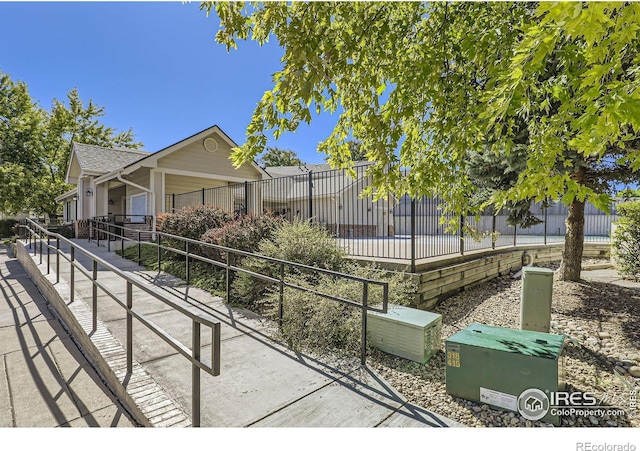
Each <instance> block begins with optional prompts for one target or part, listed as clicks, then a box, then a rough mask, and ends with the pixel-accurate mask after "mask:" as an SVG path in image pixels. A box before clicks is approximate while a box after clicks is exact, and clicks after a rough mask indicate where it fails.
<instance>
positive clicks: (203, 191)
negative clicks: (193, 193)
mask: <svg viewBox="0 0 640 451" xmlns="http://www.w3.org/2000/svg"><path fill="white" fill-rule="evenodd" d="M202 205H204V188H202Z"/></svg>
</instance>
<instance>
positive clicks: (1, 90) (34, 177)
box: [0, 71, 47, 214]
mask: <svg viewBox="0 0 640 451" xmlns="http://www.w3.org/2000/svg"><path fill="white" fill-rule="evenodd" d="M46 117H47V116H46V113H45V112H44V111H43V110H42V109H41V108H40V107H39V106H38V105H37V104H36V103H35V102H33V100H32V99H31V97H30V95H29V91H28V89H27V85H26V84H25V83H22V82H18V83H14V82H13V81H12V80H11V77H10V76H9V75H8V74H5V73H3V72H2V71H0V209H1V210H2V211H3V212H5V213H8V214H15V213H20V212H22V211H29V209H30V207H31V205H32V204H33V202H34V200H35V193H34V190H33V189H32V188H33V186H36V185H39V184H40V180H41V177H42V175H43V171H42V167H41V161H42V158H43V148H42V137H43V135H44V130H43V123H44V122H45V121H46Z"/></svg>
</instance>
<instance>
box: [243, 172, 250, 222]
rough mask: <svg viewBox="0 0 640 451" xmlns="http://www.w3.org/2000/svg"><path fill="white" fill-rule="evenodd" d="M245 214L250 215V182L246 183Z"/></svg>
mask: <svg viewBox="0 0 640 451" xmlns="http://www.w3.org/2000/svg"><path fill="white" fill-rule="evenodd" d="M244 214H245V216H246V215H248V214H249V182H247V181H246V180H245V182H244Z"/></svg>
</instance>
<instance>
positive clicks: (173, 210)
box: [171, 193, 176, 213]
mask: <svg viewBox="0 0 640 451" xmlns="http://www.w3.org/2000/svg"><path fill="white" fill-rule="evenodd" d="M175 211H176V193H173V194H172V195H171V213H173V212H175Z"/></svg>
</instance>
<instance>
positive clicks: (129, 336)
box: [127, 281, 133, 374]
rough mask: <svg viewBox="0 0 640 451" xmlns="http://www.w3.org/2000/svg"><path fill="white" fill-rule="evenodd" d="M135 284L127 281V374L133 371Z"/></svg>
mask: <svg viewBox="0 0 640 451" xmlns="http://www.w3.org/2000/svg"><path fill="white" fill-rule="evenodd" d="M132 308H133V285H131V282H128V281H127V374H131V373H133V315H132V314H131V309H132Z"/></svg>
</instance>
